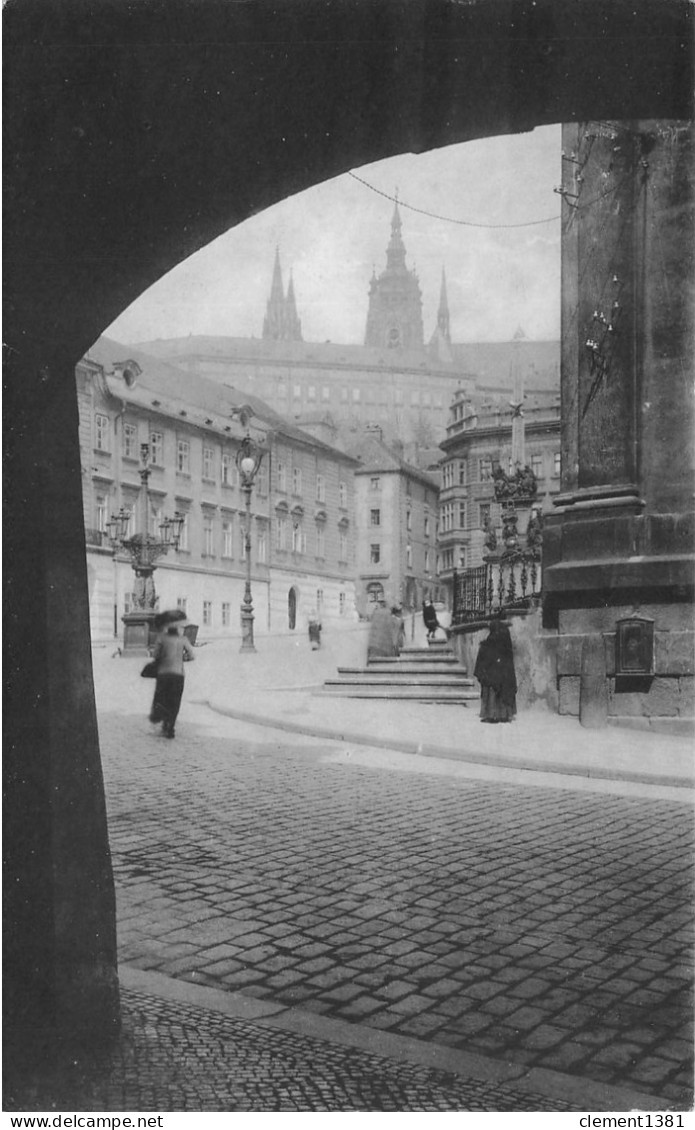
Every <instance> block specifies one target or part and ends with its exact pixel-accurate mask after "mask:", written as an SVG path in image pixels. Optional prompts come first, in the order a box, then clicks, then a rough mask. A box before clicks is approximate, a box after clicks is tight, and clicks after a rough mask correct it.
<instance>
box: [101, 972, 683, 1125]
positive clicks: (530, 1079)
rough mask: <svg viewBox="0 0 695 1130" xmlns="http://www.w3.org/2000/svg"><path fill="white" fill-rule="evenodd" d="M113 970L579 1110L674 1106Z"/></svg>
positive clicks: (144, 983)
mask: <svg viewBox="0 0 695 1130" xmlns="http://www.w3.org/2000/svg"><path fill="white" fill-rule="evenodd" d="M119 977H120V981H121V984H122V986H123V988H125V989H130V990H132V991H135V992H141V993H145V994H148V995H150V996H153V997H157V998H159V999H160V1000H167V1001H172V1002H175V1003H177V1004H188V1005H191V1006H194V1007H196V1008H202V1009H208V1010H209V1011H211V1012H219V1013H222V1014H223V1015H225V1016H228V1017H230V1018H232V1019H236V1020H250V1021H253V1022H254V1023H257V1024H261V1025H266V1026H269V1027H273V1028H280V1029H282V1030H283V1031H286V1032H293V1033H295V1034H297V1035H302V1036H310V1037H313V1038H314V1039H318V1040H323V1041H325V1042H327V1043H335V1044H340V1045H342V1046H344V1047H353V1048H357V1049H359V1050H360V1051H366V1052H371V1053H372V1054H374V1055H379V1056H383V1057H384V1058H387V1059H391V1060H395V1061H396V1062H399V1063H411V1064H414V1065H417V1066H418V1067H428V1068H433V1069H435V1070H438V1071H447V1072H451V1073H452V1074H455V1075H461V1076H465V1077H466V1078H468V1079H475V1080H479V1081H480V1082H484V1083H485V1082H487V1083H495V1084H500V1083H502V1084H505V1083H508V1084H509V1086H510V1088H511V1089H513V1090H519V1091H524V1092H533V1093H535V1094H539V1095H543V1096H544V1097H545V1098H548V1099H551V1100H552V1099H557V1100H559V1101H562V1102H563V1103H568V1102H571V1103H574V1104H576V1109H577V1110H578V1111H623V1112H626V1111H635V1110H637V1111H642V1110H644V1111H651V1110H655V1111H656V1110H661V1111H665V1110H674V1109H678V1108H676V1107H674V1106H673V1105H669V1102H668V1100H667V1099H659V1098H657V1097H656V1096H654V1095H646V1094H643V1093H642V1092H640V1091H633V1090H632V1089H630V1088H625V1087H616V1086H611V1085H609V1084H607V1083H601V1082H598V1081H595V1080H592V1079H584V1078H581V1077H580V1076H576V1075H566V1074H564V1073H562V1072H560V1071H553V1070H551V1069H549V1068H544V1067H531V1068H528V1067H525V1066H524V1065H523V1064H518V1063H513V1062H510V1061H508V1060H502V1059H493V1058H491V1057H490V1056H484V1055H479V1054H477V1053H473V1052H463V1051H459V1050H457V1049H455V1048H448V1047H445V1046H443V1045H441V1044H435V1043H427V1042H425V1041H423V1040H417V1039H414V1038H412V1037H410V1036H398V1035H395V1034H393V1033H389V1032H384V1031H381V1030H380V1029H372V1028H368V1027H367V1026H365V1025H362V1024H352V1023H348V1022H347V1021H345V1020H337V1019H330V1018H328V1017H326V1016H321V1015H317V1014H315V1013H312V1012H308V1011H304V1010H302V1009H299V1008H287V1007H286V1006H285V1005H281V1004H273V1003H272V1002H269V1001H263V1000H257V999H256V998H255V997H246V996H244V994H243V993H238V992H229V993H227V992H224V991H223V990H221V989H211V988H208V987H207V986H204V985H196V984H194V983H192V982H191V981H179V980H176V979H175V978H172V977H166V976H165V975H164V974H162V973H156V972H153V971H150V970H142V969H135V968H133V967H131V966H127V965H125V966H124V965H122V966H120V968H119Z"/></svg>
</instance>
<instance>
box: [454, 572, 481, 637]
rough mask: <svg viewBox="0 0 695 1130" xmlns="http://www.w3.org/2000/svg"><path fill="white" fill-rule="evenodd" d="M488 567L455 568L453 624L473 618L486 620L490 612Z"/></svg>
mask: <svg viewBox="0 0 695 1130" xmlns="http://www.w3.org/2000/svg"><path fill="white" fill-rule="evenodd" d="M488 603H489V598H488V569H487V565H479V566H478V567H477V568H476V569H463V570H462V571H461V572H459V571H458V570H456V569H455V570H454V598H453V608H452V615H451V623H452V626H455V625H456V624H466V623H470V622H471V621H473V620H484V619H485V617H486V616H487V614H488V612H487V610H488Z"/></svg>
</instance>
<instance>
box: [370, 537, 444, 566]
mask: <svg viewBox="0 0 695 1130" xmlns="http://www.w3.org/2000/svg"><path fill="white" fill-rule="evenodd" d="M369 560H370V562H371V564H372V565H378V564H379V563H380V562H381V543H380V542H376V541H375V542H372V543H371V544H370V546H369ZM405 566H406V569H412V567H413V547H412V545H410V543H408V545H406V547H405ZM429 571H430V551H429V549H426V550H425V572H426V573H429Z"/></svg>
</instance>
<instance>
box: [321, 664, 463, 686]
mask: <svg viewBox="0 0 695 1130" xmlns="http://www.w3.org/2000/svg"><path fill="white" fill-rule="evenodd" d="M338 675H339V677H340V678H341V679H344V678H346V677H347V678H354V677H357V678H360V679H361V680H362V681H363V682H366V683H382V682H397V683H403V682H421V681H423V680H424V681H426V682H428V683H431V682H439V683H441V684H442V685H443V686H445V685H446V684H447V683H450V682H452V681H453V682H460V681H461V680H462V679H468V676H467V673H466V671H465V670H464V668H463V667H461V668H459V669H451V668H450V669H449V670H447V671H432V670H430V669H429V668H428V667H421V666H417V667H400V668H399V667H378V668H373V667H339V668H338ZM468 682H471V680H470V679H468Z"/></svg>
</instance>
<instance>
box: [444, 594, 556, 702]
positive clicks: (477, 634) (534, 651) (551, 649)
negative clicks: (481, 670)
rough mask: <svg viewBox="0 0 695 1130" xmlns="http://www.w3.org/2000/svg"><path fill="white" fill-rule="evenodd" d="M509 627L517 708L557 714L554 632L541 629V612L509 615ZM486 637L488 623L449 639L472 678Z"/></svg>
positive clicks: (471, 626) (466, 627)
mask: <svg viewBox="0 0 695 1130" xmlns="http://www.w3.org/2000/svg"><path fill="white" fill-rule="evenodd" d="M508 624H509V630H510V632H511V636H512V646H513V648H514V669H515V671H516V681H517V696H516V701H517V708H518V709H519V710H528V709H531V708H534V707H535V708H541V709H547V710H551V711H553V712H556V711H557V710H558V707H559V699H558V688H557V677H556V652H557V644H558V635H557V632H556V631H554V630H546V629H544V628H543V627H542V622H541V613H540V609H533V610H532V611H530V612H523V613H513V612H512V613H510V614H509V618H508ZM487 633H488V625H487V623H485V624H472V625H470V626H465V627H461V628H458V629H455V631H454V635H453V636H452V638H451V644H452V647H453V648H454V649H455V651H456V653H457V655H458V656H459V659H460V660H461V662H462V663H463V664H464V666H465V667H466V669H467V671H468V673H469V675H471V676H472V675H473V669H474V667H475V659H476V655H477V653H478V647H479V646H480V642H481V640H484V639H485V637H486V636H487ZM561 712H562V711H561ZM570 713H572V712H570Z"/></svg>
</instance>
